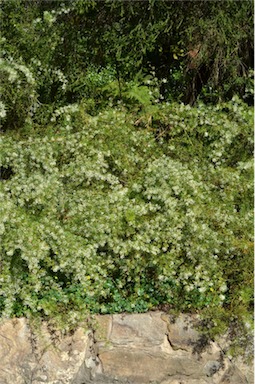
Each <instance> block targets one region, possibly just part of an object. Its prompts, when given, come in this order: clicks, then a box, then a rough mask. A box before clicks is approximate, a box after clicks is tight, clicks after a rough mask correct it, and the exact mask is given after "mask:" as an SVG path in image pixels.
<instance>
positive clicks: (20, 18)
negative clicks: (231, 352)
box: [0, 0, 253, 346]
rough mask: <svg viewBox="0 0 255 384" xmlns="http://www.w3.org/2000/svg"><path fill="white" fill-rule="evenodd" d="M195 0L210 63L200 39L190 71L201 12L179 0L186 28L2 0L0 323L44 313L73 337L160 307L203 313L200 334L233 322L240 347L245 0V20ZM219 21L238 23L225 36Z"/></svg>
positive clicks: (246, 250)
mask: <svg viewBox="0 0 255 384" xmlns="http://www.w3.org/2000/svg"><path fill="white" fill-rule="evenodd" d="M99 3H100V4H99ZM200 3H203V2H200ZM208 3H209V5H208ZM206 4H207V5H206ZM206 4H203V7H204V10H203V8H202V11H201V12H205V14H206V15H207V16H208V15H214V18H212V19H210V22H209V21H208V20H207V22H208V23H209V24H210V31H211V35H210V38H213V39H214V43H215V47H214V57H211V56H210V55H209V51H208V49H207V48H206V47H207V46H203V49H202V51H201V52H202V53H203V54H202V53H201V55H200V56H199V57H198V58H197V59H196V60H197V61H195V64H194V62H192V63H193V64H192V65H193V67H192V68H191V67H189V65H191V58H190V55H187V49H188V47H190V44H191V43H192V44H191V45H192V46H191V48H192V47H193V48H194V44H195V43H199V39H198V37H199V36H200V33H202V32H201V31H203V30H204V28H205V25H206V21H204V22H203V23H202V24H201V25H200V28H201V29H199V28H198V26H197V25H196V28H195V27H194V28H192V27H191V26H190V24H189V23H188V21H187V20H186V19H185V17H184V16H187V15H186V13H185V10H184V8H183V7H182V3H180V6H179V8H178V15H177V16H178V18H179V19H180V20H179V21H180V23H183V28H184V26H185V28H184V29H183V30H180V29H178V28H177V29H176V27H174V26H173V25H172V24H171V23H170V22H169V20H170V19H171V15H172V13H173V12H175V11H176V2H173V3H172V2H171V4H170V3H168V2H165V1H158V2H153V1H147V2H143V3H141V2H130V4H129V5H127V3H125V2H118V4H117V2H116V3H112V2H108V1H103V2H98V3H97V2H94V1H83V0H82V1H76V2H70V4H69V5H70V6H68V7H67V6H66V5H65V4H61V3H58V2H40V1H37V2H30V1H18V0H17V1H10V2H6V3H4V4H3V7H2V11H1V12H2V16H1V17H2V20H3V25H4V34H3V37H2V40H3V41H2V42H3V47H4V55H3V58H2V59H1V61H0V74H1V78H2V81H1V90H2V94H3V97H2V101H1V103H0V117H1V119H2V134H1V158H0V167H1V183H0V195H1V202H2V204H1V207H0V236H1V255H0V312H1V316H2V317H12V316H27V317H40V318H44V319H45V318H47V319H48V320H50V321H52V322H54V323H55V324H58V325H59V326H61V327H62V328H63V329H66V330H68V329H71V328H73V327H75V326H76V325H77V324H78V322H79V321H80V320H81V319H82V318H84V316H85V315H88V314H89V313H116V312H123V311H124V312H125V311H127V312H144V311H147V310H150V309H156V308H161V307H162V306H164V307H165V308H168V309H171V310H174V311H189V312H197V313H200V314H201V316H202V317H203V319H204V320H206V321H205V324H206V325H207V327H208V329H207V332H208V334H209V335H210V336H213V335H214V334H216V333H217V332H225V331H226V330H227V329H228V328H231V332H232V334H233V333H235V332H236V334H234V336H237V334H238V337H236V338H235V340H236V345H237V344H238V345H239V346H240V345H241V346H245V344H246V343H247V340H248V337H250V333H251V331H250V329H251V327H252V317H253V237H252V227H253V221H252V220H253V214H252V205H253V200H252V195H253V184H252V181H253V162H252V154H253V135H252V128H253V107H252V106H249V104H251V99H252V96H253V88H252V81H253V72H252V68H251V66H250V64H249V57H250V56H249V55H250V51H251V50H252V48H251V46H250V45H249V44H248V43H247V44H246V45H245V44H244V42H243V38H244V37H247V38H248V36H249V33H250V31H248V30H247V28H246V26H244V25H243V23H242V21H240V20H239V17H240V18H241V16H243V14H245V13H247V15H249V12H250V8H249V7H250V2H246V3H244V2H243V3H242V4H241V7H240V10H239V12H240V14H239V13H235V7H236V3H235V2H231V1H226V2H225V3H224V7H223V9H222V10H221V11H219V9H218V8H217V7H218V6H217V5H215V3H214V2H206ZM200 5H201V4H200ZM232 7H233V8H232ZM229 10H231V12H230V13H229ZM145 11H146V12H149V14H150V24H149V26H147V27H146V25H145V20H144V15H143V13H144V12H145ZM165 12H167V16H166V18H164V17H163V15H165ZM186 12H187V11H186ZM224 12H225V13H224ZM84 15H85V16H86V15H87V16H88V15H89V16H90V18H88V17H85V16H84ZM106 15H107V17H106ZM224 15H225V16H224ZM226 15H227V16H226ZM240 15H241V16H240ZM177 16H176V17H177ZM104 17H106V18H104ZM189 17H190V19H189V20H190V21H192V20H194V13H191V15H190V16H189ZM224 17H225V19H224ZM219 19H220V20H225V24H224V23H223V26H222V28H223V30H224V28H225V30H224V31H225V33H224V34H223V32H222V40H221V38H220V36H219V35H218V34H216V30H217V28H216V27H217V25H218V24H217V23H218V22H219ZM99 21H101V24H100V23H99ZM92 22H93V23H94V25H95V29H94V30H93V34H92V35H93V36H92V37H93V39H94V40H93V41H94V45H92V48H91V47H90V46H89V44H92V41H91V38H90V37H88V35H87V34H86V31H87V30H88V28H91V23H92ZM111 22H114V23H115V24H114V28H113V29H110V27H109V25H110V24H111ZM192 22H193V21H192ZM169 23H170V24H169ZM229 23H230V24H231V23H233V25H238V28H237V27H236V28H237V29H236V31H237V32H235V35H234V37H233V36H232V37H231V38H230V37H229V28H230V24H229ZM66 25H68V26H69V27H68V28H67V26H66ZM120 25H121V30H122V31H123V28H122V27H123V26H124V27H125V28H124V31H126V32H125V33H123V35H121V34H118V33H117V31H119V30H120ZM180 25H181V24H180ZM191 25H193V24H191ZM231 25H232V24H231ZM138 26H139V28H138ZM170 27H171V28H170ZM215 28H216V29H215ZM170 30H171V31H172V32H171V33H172V35H171V34H170V32H169V31H170ZM102 31H103V32H104V33H103V34H102ZM192 31H193V32H194V31H196V33H195V36H196V39H198V40H197V41H192V42H190V41H189V40H188V37H189V36H190V34H192V33H193V32H192ZM28 32H29V33H28ZM131 32H132V33H131ZM130 33H131V35H130ZM128 36H129V37H128ZM132 36H133V37H132ZM138 36H140V40H139V39H138ZM169 36H172V37H171V39H170V37H169ZM147 37H148V39H147ZM216 37H217V38H216ZM68 38H69V40H68ZM160 38H161V41H162V42H164V44H165V45H164V44H162V47H161V51H160V52H156V44H157V43H158V41H159V40H158V39H160ZM132 39H136V40H137V39H138V40H137V43H136V44H137V45H136V46H135V49H134V50H133V51H132V52H131V53H130V54H129V52H130V44H132V41H133V40H132ZM155 39H156V40H155ZM145 40H146V45H145V48H146V49H145V50H144V51H141V50H140V49H139V47H140V45H141V44H142V45H144V41H145ZM46 41H47V42H48V46H49V47H50V49H48V48H47V47H46V46H45V42H46ZM226 41H229V47H227V48H229V49H227V48H226V47H225V45H224V44H225V43H226ZM248 41H249V40H248ZM72 42H73V43H74V42H75V44H76V45H75V49H74V51H72V49H71V48H70V46H71V45H72ZM237 42H238V44H239V47H241V46H242V47H243V46H244V45H245V46H246V48H247V49H246V51H245V53H243V51H242V52H241V51H240V50H237V49H236V50H235V49H234V48H233V47H236V44H237ZM69 43H70V44H71V45H70V46H69ZM102 43H104V44H106V45H107V51H105V52H102V51H100V47H101V46H102ZM139 44H140V45H139ZM167 44H170V45H169V47H170V48H169V49H170V51H169V52H170V53H169V52H168V51H167V48H166V45H167ZM217 44H218V45H217ZM238 44H237V45H238ZM242 44H244V45H242ZM185 47H186V48H185ZM231 47H232V48H233V49H234V50H232V48H231ZM220 48H221V49H220ZM185 49H186V51H185ZM34 52H36V53H37V55H34ZM64 52H66V53H65V54H66V59H65V60H64V58H63V55H64ZM91 52H94V53H95V55H94V59H93V58H92V57H91ZM167 52H168V53H169V55H168V53H167ZM185 52H186V54H185ZM219 52H220V54H221V57H220V56H219V55H218V53H219ZM230 52H231V54H230ZM233 52H235V54H236V56H233V57H235V59H236V60H234V59H233V58H232V56H231V55H232V54H233V55H234V53H233ZM84 53H86V54H87V56H86V57H85V58H84V59H83V57H84ZM113 53H114V55H113ZM167 55H168V56H167ZM208 55H209V56H210V57H209V56H208ZM188 56H189V57H188ZM73 57H75V60H73ZM166 57H168V59H169V61H167V63H168V65H169V68H170V70H169V71H167V72H166V67H167V65H166V61H165V60H166ZM220 60H222V62H221V61H220ZM210 63H213V65H212V68H213V69H212V73H210V75H208V76H207V77H208V78H207V80H204V83H203V84H200V85H198V84H197V83H196V81H197V80H196V79H197V78H196V76H200V74H199V73H200V72H199V71H203V70H202V68H203V66H205V67H209V66H210ZM221 63H222V65H221ZM226 63H230V64H228V65H226ZM223 64H224V65H223ZM194 65H195V67H194ZM169 68H168V69H169ZM188 68H189V70H192V71H195V72H192V73H193V75H191V73H190V72H189V71H188V72H189V74H187V70H188ZM240 68H242V70H241V69H240ZM205 72H206V71H205ZM205 72H203V73H205ZM231 76H232V77H231ZM234 77H235V82H233V81H232V80H233V78H234ZM224 79H225V80H224ZM223 80H224V81H225V82H224V83H221V85H220V86H219V82H220V81H222V82H223ZM201 85H202V86H201ZM222 85H224V86H222ZM189 87H191V89H192V92H191V93H189V92H190V88H189ZM187 95H190V96H189V97H188V98H187ZM187 101H188V102H189V103H187ZM184 102H185V103H184ZM238 332H239V333H238ZM240 335H242V337H241V338H240Z"/></svg>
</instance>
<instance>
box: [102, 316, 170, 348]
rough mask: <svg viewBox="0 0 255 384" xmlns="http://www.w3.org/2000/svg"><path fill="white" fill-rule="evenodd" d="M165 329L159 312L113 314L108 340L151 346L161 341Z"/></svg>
mask: <svg viewBox="0 0 255 384" xmlns="http://www.w3.org/2000/svg"><path fill="white" fill-rule="evenodd" d="M166 331H167V327H166V325H165V324H164V323H163V322H162V320H161V314H160V313H159V312H154V313H148V314H146V313H145V314H142V313H141V314H133V315H114V316H113V323H112V331H111V335H110V338H109V340H110V342H111V343H113V344H115V345H129V346H130V345H135V346H136V347H138V346H139V347H146V346H150V347H151V346H152V345H153V346H156V345H160V344H162V343H163V341H164V337H165V334H166Z"/></svg>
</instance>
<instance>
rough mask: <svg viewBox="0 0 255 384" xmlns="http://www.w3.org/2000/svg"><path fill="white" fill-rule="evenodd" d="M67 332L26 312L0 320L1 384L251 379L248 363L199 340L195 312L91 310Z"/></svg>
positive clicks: (233, 383)
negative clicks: (89, 325)
mask: <svg viewBox="0 0 255 384" xmlns="http://www.w3.org/2000/svg"><path fill="white" fill-rule="evenodd" d="M96 319H97V327H96V329H95V330H92V329H91V330H86V329H85V328H84V327H82V326H81V327H78V328H77V330H76V331H75V332H74V333H72V334H69V335H65V336H63V335H62V334H61V333H60V332H55V331H54V332H52V331H51V330H50V328H49V325H48V324H47V323H46V322H45V323H42V324H41V326H40V329H38V328H36V329H34V328H33V327H31V325H30V324H29V323H28V321H27V320H25V319H13V320H6V321H3V322H2V324H1V325H0V384H14V383H15V384H25V383H33V384H44V383H45V384H149V383H150V384H244V383H245V384H248V383H249V384H252V383H253V381H252V378H253V366H252V365H250V366H248V365H247V364H246V363H245V362H244V360H243V359H241V358H240V357H239V358H238V359H233V360H232V361H231V360H230V359H229V358H227V357H226V356H225V355H224V349H223V347H224V345H221V347H219V345H218V344H217V343H216V342H213V341H209V342H208V340H203V339H202V338H201V335H200V334H199V333H198V332H197V331H196V330H195V329H194V326H193V325H194V321H196V318H195V317H194V316H188V315H180V316H178V317H177V318H176V319H175V320H174V321H173V319H172V318H171V317H170V315H166V314H164V313H161V312H151V313H145V314H122V315H120V314H116V315H111V316H110V315H105V316H97V317H96Z"/></svg>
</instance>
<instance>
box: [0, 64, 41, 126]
mask: <svg viewBox="0 0 255 384" xmlns="http://www.w3.org/2000/svg"><path fill="white" fill-rule="evenodd" d="M0 75H1V87H0V93H1V95H2V101H1V104H0V118H1V119H2V126H3V128H4V129H7V128H9V129H10V128H19V127H21V126H22V125H24V123H26V122H29V119H30V118H31V116H32V115H33V113H34V111H35V109H36V105H37V103H36V101H37V97H36V96H37V95H36V91H35V79H34V77H33V74H32V73H31V71H30V70H29V69H28V67H27V66H25V65H23V64H20V63H18V62H16V61H14V59H13V58H12V57H9V59H0Z"/></svg>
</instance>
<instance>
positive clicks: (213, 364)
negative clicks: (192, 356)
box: [204, 360, 221, 377]
mask: <svg viewBox="0 0 255 384" xmlns="http://www.w3.org/2000/svg"><path fill="white" fill-rule="evenodd" d="M220 367H221V364H220V362H219V361H215V360H210V361H208V362H207V363H206V365H205V366H204V373H205V374H206V376H208V377H211V376H213V375H214V374H215V373H216V372H218V370H219V369H220Z"/></svg>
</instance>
